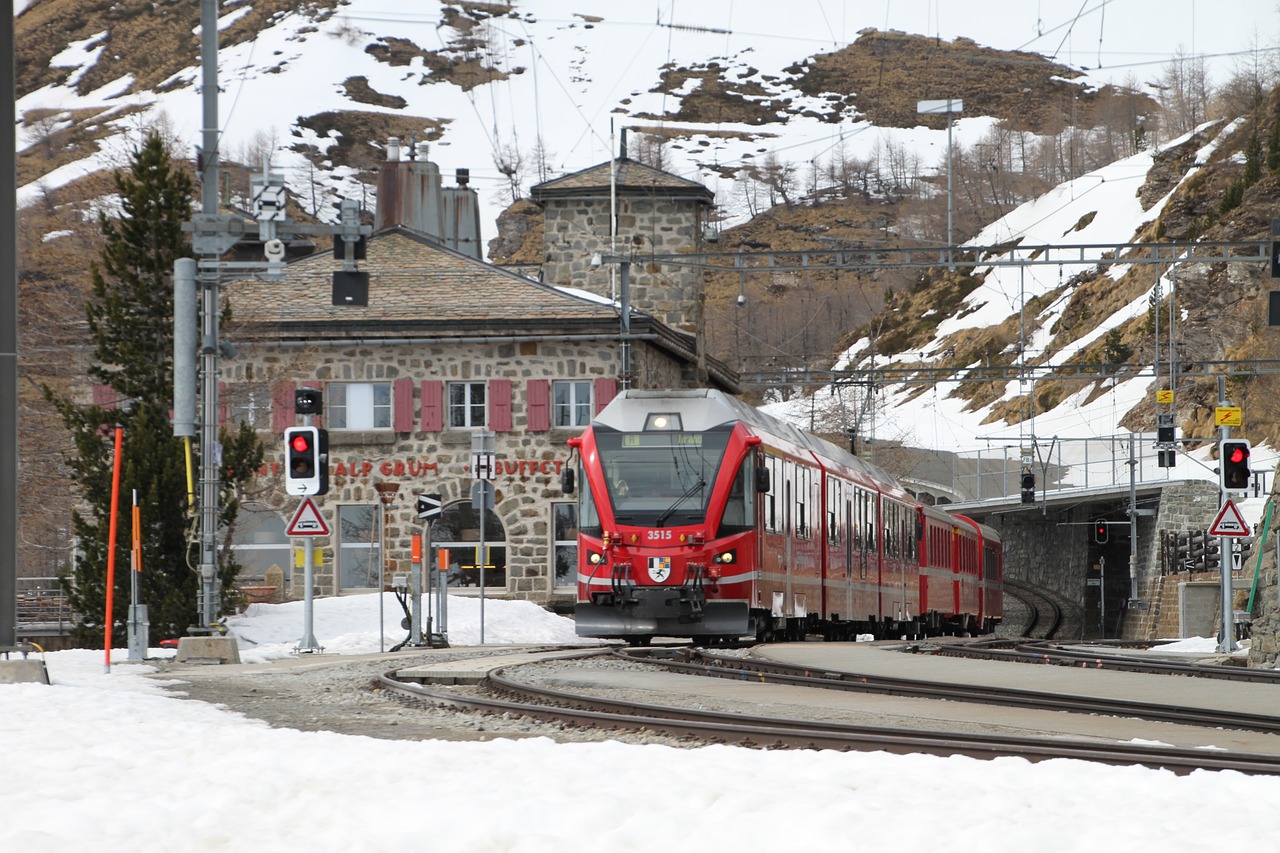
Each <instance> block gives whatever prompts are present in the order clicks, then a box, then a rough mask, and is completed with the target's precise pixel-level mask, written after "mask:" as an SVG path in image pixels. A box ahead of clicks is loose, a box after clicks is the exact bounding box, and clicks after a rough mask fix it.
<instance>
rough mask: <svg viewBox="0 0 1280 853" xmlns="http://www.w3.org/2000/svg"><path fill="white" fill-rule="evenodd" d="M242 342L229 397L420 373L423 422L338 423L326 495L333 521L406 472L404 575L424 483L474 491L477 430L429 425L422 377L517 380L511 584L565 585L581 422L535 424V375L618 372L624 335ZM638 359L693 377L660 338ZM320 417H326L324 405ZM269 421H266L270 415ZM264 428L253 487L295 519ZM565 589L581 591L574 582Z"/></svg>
mask: <svg viewBox="0 0 1280 853" xmlns="http://www.w3.org/2000/svg"><path fill="white" fill-rule="evenodd" d="M237 346H238V347H239V350H240V351H239V354H238V356H237V357H236V358H234V359H224V360H223V361H222V375H223V378H224V382H225V390H224V400H226V401H228V402H230V401H234V400H236V399H244V397H245V394H244V391H245V387H246V386H248V387H252V388H255V389H257V390H256V393H257V395H258V398H259V399H262V398H263V397H265V398H266V399H270V389H271V387H272V386H273V385H274V383H276V382H292V383H295V384H297V385H305V384H313V385H323V384H324V383H325V382H328V381H355V382H364V381H382V382H388V381H390V382H394V381H395V380H398V379H410V380H412V388H413V394H414V401H413V412H414V428H413V431H411V432H395V431H394V430H391V429H381V430H359V431H352V430H334V429H330V430H329V456H330V489H329V492H328V494H326V495H324V496H320V497H317V498H315V499H314V500H315V502H316V504H317V506H318V507H319V508H320V511H321V513H322V514H323V515H324V517H325V520H326V521H327V523H328V524H329V525H330V526H331V527H333V526H334V525H335V524H336V521H337V507H338V506H340V505H344V504H358V505H377V504H378V503H379V497H378V493H377V492H376V490H375V489H374V484H375V483H396V484H398V486H399V488H398V490H397V492H396V493H395V497H394V500H393V501H392V503H391V505H390V507H389V508H388V509H387V524H386V556H387V559H388V565H387V566H386V567H385V568H386V571H385V578H384V580H385V581H387V582H389V581H390V578H391V576H392V575H394V574H397V573H405V574H407V573H408V572H409V570H410V565H411V564H410V562H409V555H410V547H411V537H412V536H413V535H414V534H415V533H421V532H422V529H423V525H422V522H420V521H419V520H418V518H417V511H416V495H418V494H432V493H438V494H441V495H442V496H443V498H444V502H445V503H446V504H448V503H450V502H453V501H469V500H470V488H471V486H472V484H473V483H474V482H475V481H474V479H473V478H472V474H471V471H470V461H471V457H470V455H471V436H472V431H471V430H466V429H457V430H451V429H445V430H444V431H443V432H424V431H422V418H421V399H420V395H421V381H423V380H443V381H446V382H447V381H450V380H455V381H456V380H474V381H479V380H492V379H507V380H511V383H512V384H511V391H512V406H511V412H512V429H511V431H509V432H503V433H498V434H496V437H495V443H496V450H497V455H498V457H499V461H500V462H501V463H504V464H502V465H501V466H500V473H499V476H498V478H497V480H496V481H495V489H496V501H495V508H494V512H495V513H496V514H497V516H498V518H499V519H500V521H501V523H502V525H503V527H504V529H505V545H506V548H507V578H508V580H507V595H508V597H513V598H524V599H530V600H533V601H537V602H539V603H547V602H548V601H550V600H551V599H553V598H554V597H555V595H556V593H555V591H554V589H553V580H554V566H553V557H554V553H553V551H554V544H553V535H554V531H553V529H552V520H551V504H552V503H553V502H555V501H564V500H573V498H567V497H565V496H564V495H562V493H561V491H560V477H559V474H560V471H561V470H562V468H563V467H564V465H566V464H568V463H569V461H570V453H569V448H568V446H567V444H566V442H567V440H568V439H569V438H570V437H571V436H573V435H576V434H578V433H579V432H581V430H580V429H554V428H553V429H551V430H550V431H546V432H530V431H529V430H528V414H527V413H528V406H527V400H526V388H527V385H526V383H527V381H528V380H531V379H546V380H556V379H583V380H594V379H597V378H611V377H615V376H617V374H618V370H619V362H618V352H617V344H616V342H614V341H601V342H599V343H591V342H582V343H564V342H536V343H535V342H528V343H520V344H512V343H500V344H499V343H494V344H484V343H475V344H447V345H428V344H423V345H417V346H414V345H408V344H397V345H388V346H384V347H375V346H372V345H360V346H317V347H305V348H285V347H277V346H271V345H262V344H256V345H255V344H252V343H247V342H237ZM633 359H634V362H635V365H636V367H637V371H636V372H637V374H638V375H642V376H644V377H646V378H647V379H649V380H651V382H652V384H654V385H669V386H676V387H678V386H680V385H682V384H688V383H687V381H682V380H685V379H687V378H688V377H687V376H686V372H685V371H684V370H683V369H682V365H681V363H679V362H676V361H674V360H673V359H671V358H670V357H669V356H667V355H666V354H665V353H664V352H662V351H660V350H656V349H654V348H652V347H649V346H646V345H643V344H638V345H636V346H634V347H633ZM327 403H328V400H327V399H326V405H327ZM289 422H290V423H293V422H294V421H293V420H292V419H291V420H290V421H289ZM320 423H322V424H323V416H322V417H321V420H320ZM258 425H259V426H260V427H261V426H263V423H262V422H261V421H259V423H258ZM260 435H261V437H262V439H263V441H264V443H265V444H266V447H267V458H268V463H267V466H266V467H265V469H264V471H263V472H262V473H261V474H260V475H259V477H258V478H257V481H256V482H254V483H253V484H251V486H250V491H252V492H254V493H255V500H258V501H261V502H262V503H265V504H266V505H268V506H270V507H272V508H274V509H276V510H277V511H278V512H279V513H280V514H281V516H282V517H283V518H284V519H285V520H288V518H289V517H290V516H291V514H292V512H293V511H294V509H295V508H296V507H297V506H298V501H299V499H298V498H296V497H292V496H289V495H286V494H285V493H284V491H283V475H282V474H281V472H280V464H279V463H280V462H281V459H282V451H283V447H282V443H281V439H280V436H279V435H278V434H275V433H273V432H271V431H269V430H262V431H260ZM314 544H315V545H316V546H317V548H316V552H315V553H316V562H317V564H318V566H319V567H318V569H317V573H316V578H315V580H316V589H317V592H318V593H319V594H322V595H331V594H335V593H336V592H337V588H336V587H337V582H336V572H335V559H334V558H335V554H334V548H335V542H334V541H333V540H332V539H330V538H319V537H317V538H316V539H315V540H314ZM301 592H302V585H301V583H299V582H297V580H296V578H295V583H294V584H293V594H294V596H295V597H299V596H300V595H301ZM561 595H562V596H568V597H571V596H572V593H571V592H569V593H566V592H562V593H561Z"/></svg>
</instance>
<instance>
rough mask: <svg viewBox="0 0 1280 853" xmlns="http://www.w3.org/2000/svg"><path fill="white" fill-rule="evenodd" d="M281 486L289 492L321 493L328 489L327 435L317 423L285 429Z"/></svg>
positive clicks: (296, 493) (294, 493)
mask: <svg viewBox="0 0 1280 853" xmlns="http://www.w3.org/2000/svg"><path fill="white" fill-rule="evenodd" d="M284 456H285V469H284V488H285V492H286V493H288V494H291V495H323V494H325V493H326V492H328V491H329V435H328V433H327V432H326V431H325V430H322V429H320V428H319V427H313V426H302V427H289V428H288V429H286V430H285V431H284Z"/></svg>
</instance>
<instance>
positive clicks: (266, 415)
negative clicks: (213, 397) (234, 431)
mask: <svg viewBox="0 0 1280 853" xmlns="http://www.w3.org/2000/svg"><path fill="white" fill-rule="evenodd" d="M224 402H225V403H226V405H227V412H228V415H229V418H230V420H231V421H233V422H234V421H240V422H241V423H246V424H248V425H249V426H251V427H253V428H254V429H261V430H269V429H271V404H272V399H271V388H270V386H268V385H265V384H261V383H257V382H238V383H235V384H232V385H228V386H227V391H226V399H225V401H224Z"/></svg>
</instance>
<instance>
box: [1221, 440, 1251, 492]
mask: <svg viewBox="0 0 1280 853" xmlns="http://www.w3.org/2000/svg"><path fill="white" fill-rule="evenodd" d="M1250 452H1251V448H1250V447H1249V442H1247V441H1245V440H1244V439H1225V440H1224V441H1223V442H1222V444H1221V446H1220V447H1219V448H1218V468H1219V471H1220V472H1221V478H1222V488H1223V489H1224V490H1226V491H1228V492H1243V491H1245V490H1247V489H1248V488H1249V480H1250V478H1251V477H1252V476H1253V475H1252V474H1251V473H1250V471H1249V454H1250Z"/></svg>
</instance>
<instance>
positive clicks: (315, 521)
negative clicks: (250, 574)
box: [284, 388, 330, 653]
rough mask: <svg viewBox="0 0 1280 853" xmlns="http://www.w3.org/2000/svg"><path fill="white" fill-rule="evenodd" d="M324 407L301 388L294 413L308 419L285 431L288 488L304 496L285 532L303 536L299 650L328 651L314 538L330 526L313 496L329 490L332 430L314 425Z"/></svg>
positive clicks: (320, 399)
mask: <svg viewBox="0 0 1280 853" xmlns="http://www.w3.org/2000/svg"><path fill="white" fill-rule="evenodd" d="M323 410H324V399H323V397H322V395H321V392H320V391H318V390H317V389H315V388H299V389H297V390H296V391H294V393H293V411H294V414H297V415H302V418H303V420H304V421H305V422H306V423H305V424H304V425H303V426H300V427H297V426H295V427H289V428H288V429H286V430H285V431H284V461H285V466H284V490H285V493H286V494H290V495H301V496H302V503H301V504H299V505H298V510H297V512H295V513H294V514H293V519H292V520H290V522H289V527H288V528H287V529H286V530H285V533H286V534H288V535H289V536H300V537H302V541H303V546H302V583H303V596H302V601H303V606H302V639H301V640H299V641H298V645H297V647H296V648H295V651H298V652H303V653H307V652H320V651H324V649H323V648H322V647H321V645H320V644H319V643H318V642H316V636H315V631H314V625H315V609H314V606H313V605H314V596H315V545H314V544H313V543H314V537H316V536H328V535H329V534H330V530H329V525H328V524H326V523H325V520H324V516H323V515H321V514H320V510H319V509H317V508H316V505H315V502H314V501H312V500H311V496H312V495H323V494H325V493H326V492H328V491H329V433H328V431H327V430H324V429H321V428H319V427H316V426H312V425H311V419H312V417H313V416H315V415H318V414H320V413H321V412H322V411H323Z"/></svg>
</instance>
